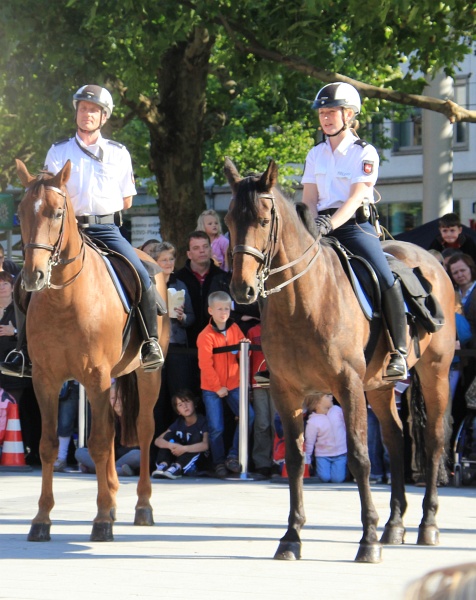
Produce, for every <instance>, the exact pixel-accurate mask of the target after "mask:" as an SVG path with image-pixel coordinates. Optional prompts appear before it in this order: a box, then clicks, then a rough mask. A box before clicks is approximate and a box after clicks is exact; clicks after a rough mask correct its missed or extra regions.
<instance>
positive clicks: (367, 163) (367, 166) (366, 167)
mask: <svg viewBox="0 0 476 600" xmlns="http://www.w3.org/2000/svg"><path fill="white" fill-rule="evenodd" d="M362 171H363V172H364V173H365V174H366V175H372V173H373V172H374V161H373V160H364V161H363V162H362Z"/></svg>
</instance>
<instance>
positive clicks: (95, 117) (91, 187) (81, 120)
mask: <svg viewBox="0 0 476 600" xmlns="http://www.w3.org/2000/svg"><path fill="white" fill-rule="evenodd" d="M73 106H74V108H75V111H76V126H77V131H76V135H75V136H74V137H72V138H70V139H66V140H62V141H60V142H57V143H55V144H53V145H52V146H51V148H50V149H49V151H48V154H47V156H46V164H45V167H44V169H45V170H47V171H49V172H51V173H53V174H54V175H56V173H58V172H59V171H60V170H61V169H62V168H63V166H64V164H65V163H66V161H67V160H70V161H71V176H70V179H69V180H68V182H67V184H66V187H67V189H68V193H69V195H70V197H71V202H72V204H73V208H74V212H75V215H76V219H77V221H78V224H79V226H80V227H81V228H83V229H84V232H85V233H86V234H87V235H88V236H90V237H92V238H95V239H98V240H100V241H101V242H103V243H104V244H105V245H106V246H107V247H108V248H110V249H111V250H114V251H115V252H118V253H119V254H122V255H123V256H125V257H126V258H127V259H128V260H129V262H131V263H132V265H133V266H134V268H135V269H136V271H137V273H138V275H139V278H140V280H141V284H142V299H141V302H140V304H139V308H140V310H141V313H142V317H143V321H144V323H145V328H146V329H147V336H146V337H147V339H146V340H145V341H144V343H143V344H142V348H141V359H142V366H143V368H144V369H145V370H156V369H159V368H160V367H161V366H162V365H163V362H164V357H163V355H162V350H161V348H160V346H159V343H158V333H157V304H156V299H155V292H154V289H153V287H152V283H151V279H150V276H149V274H148V272H147V270H146V268H145V267H144V265H143V264H142V262H141V261H140V259H139V257H138V255H137V253H136V252H135V250H134V248H133V247H132V246H131V245H130V244H129V242H128V241H127V240H126V239H125V238H124V237H123V236H122V235H121V232H120V230H119V226H120V225H121V211H122V210H123V209H127V208H130V207H131V206H132V197H133V196H134V195H135V194H136V189H135V185H134V175H133V171H132V161H131V157H130V154H129V152H128V151H127V149H126V148H125V147H124V146H123V145H122V144H119V143H117V142H114V141H112V140H107V139H105V138H103V137H102V135H101V132H100V130H101V127H102V126H103V125H104V124H105V123H106V121H107V120H108V119H109V117H110V116H111V114H112V110H113V101H112V96H111V94H110V93H109V92H108V90H106V89H105V88H102V87H100V86H98V85H84V86H82V87H81V88H79V90H78V91H77V92H76V93H75V94H74V96H73ZM19 338H20V335H19ZM0 369H1V371H2V372H3V373H9V374H11V375H20V376H21V375H30V374H31V368H30V369H24V358H23V356H22V355H21V354H19V353H17V354H15V355H13V359H12V360H11V361H9V362H5V363H2V364H1V365H0Z"/></svg>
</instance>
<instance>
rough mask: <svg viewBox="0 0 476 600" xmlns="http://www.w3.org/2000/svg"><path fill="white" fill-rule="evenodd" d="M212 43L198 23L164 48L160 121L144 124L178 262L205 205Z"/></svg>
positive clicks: (164, 224)
mask: <svg viewBox="0 0 476 600" xmlns="http://www.w3.org/2000/svg"><path fill="white" fill-rule="evenodd" d="M213 44H214V39H213V38H211V37H210V36H209V35H208V32H207V30H205V29H201V28H196V29H195V30H194V31H193V33H192V35H191V37H190V38H189V39H188V40H187V41H185V42H181V43H178V44H176V45H174V46H172V47H171V48H170V49H169V50H168V51H167V52H166V53H165V55H164V57H163V59H162V60H161V63H160V67H159V69H158V71H157V82H158V87H159V104H158V107H157V113H156V114H157V115H158V121H157V123H156V124H155V126H151V123H149V124H148V125H149V130H150V141H151V148H150V155H151V170H152V171H153V173H154V174H155V175H156V177H157V185H158V191H159V200H158V205H159V217H160V228H161V234H162V239H163V240H164V241H170V242H172V243H173V244H174V245H175V246H176V247H177V266H178V267H181V266H182V264H183V262H184V260H185V258H186V250H187V249H188V248H187V235H188V233H190V232H191V231H194V230H195V229H196V224H197V217H198V215H199V214H200V213H201V212H202V211H203V210H204V209H205V194H204V185H203V171H202V148H203V141H204V140H203V123H204V117H205V112H206V89H207V75H208V65H209V59H210V54H211V50H212V47H213Z"/></svg>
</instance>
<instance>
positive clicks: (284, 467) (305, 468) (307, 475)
mask: <svg viewBox="0 0 476 600" xmlns="http://www.w3.org/2000/svg"><path fill="white" fill-rule="evenodd" d="M287 476H288V470H287V469H286V462H283V470H282V472H281V477H287ZM310 476H311V474H310V472H309V465H308V464H307V463H306V464H305V465H304V475H303V479H306V478H308V477H310Z"/></svg>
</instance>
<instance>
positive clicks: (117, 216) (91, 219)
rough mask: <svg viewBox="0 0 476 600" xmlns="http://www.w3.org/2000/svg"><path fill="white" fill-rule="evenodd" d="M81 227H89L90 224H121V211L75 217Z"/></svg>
mask: <svg viewBox="0 0 476 600" xmlns="http://www.w3.org/2000/svg"><path fill="white" fill-rule="evenodd" d="M76 219H77V221H78V223H79V225H80V226H81V227H90V226H91V225H117V226H118V227H120V226H121V225H122V212H121V211H120V210H119V211H117V212H115V213H111V214H109V215H81V216H80V217H76Z"/></svg>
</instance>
